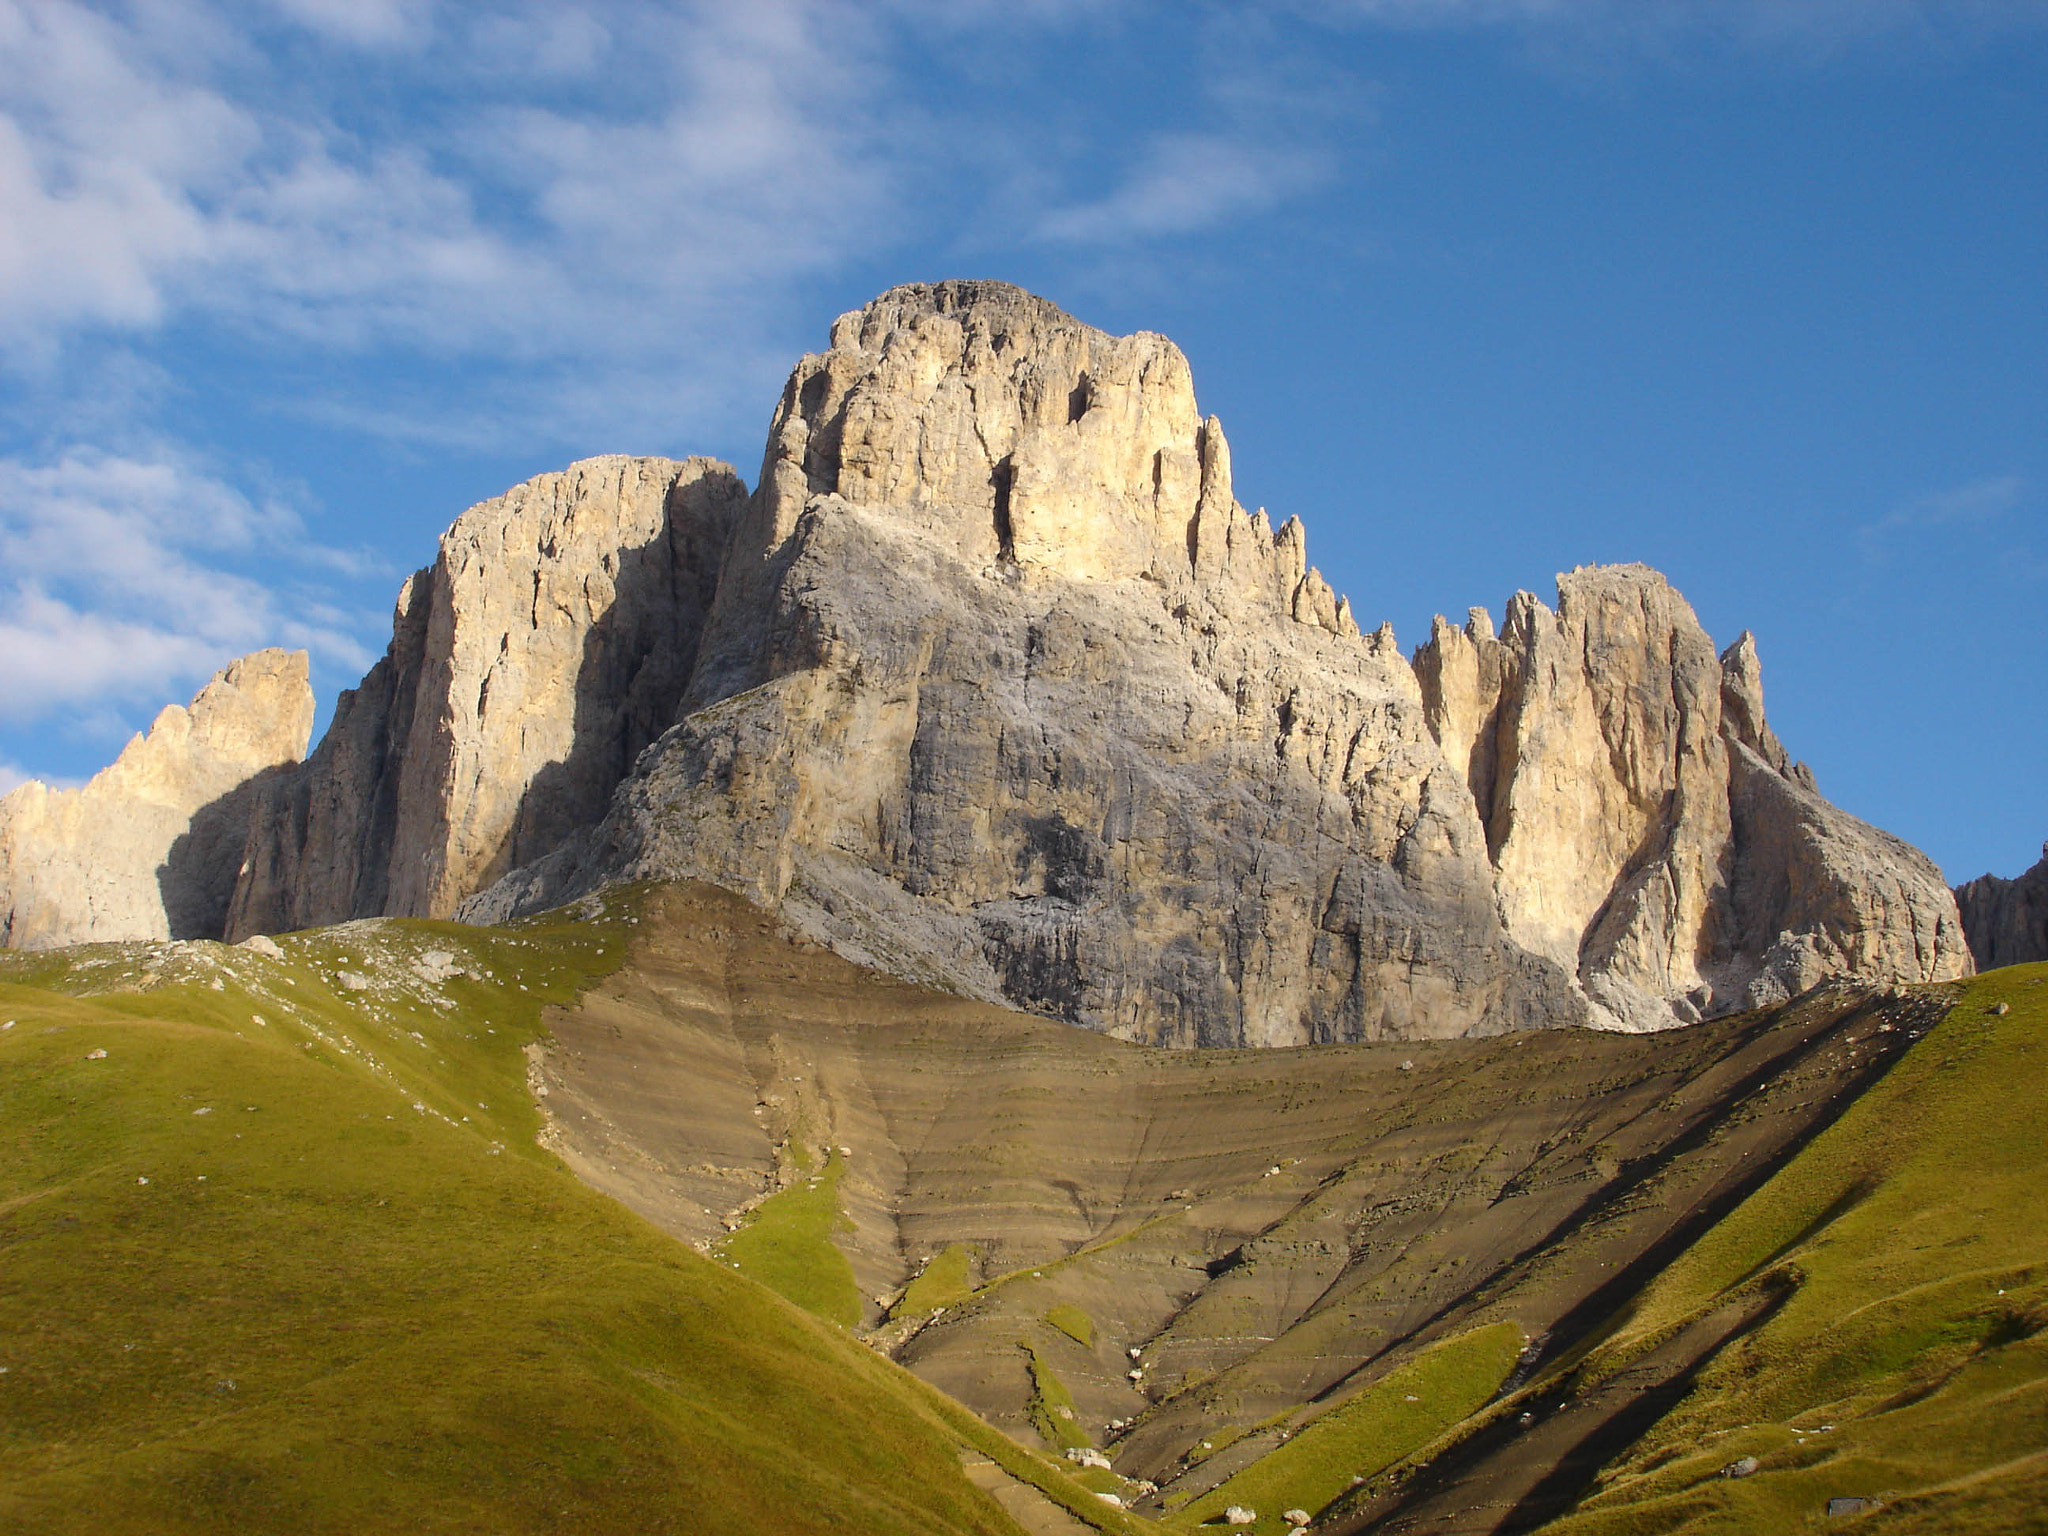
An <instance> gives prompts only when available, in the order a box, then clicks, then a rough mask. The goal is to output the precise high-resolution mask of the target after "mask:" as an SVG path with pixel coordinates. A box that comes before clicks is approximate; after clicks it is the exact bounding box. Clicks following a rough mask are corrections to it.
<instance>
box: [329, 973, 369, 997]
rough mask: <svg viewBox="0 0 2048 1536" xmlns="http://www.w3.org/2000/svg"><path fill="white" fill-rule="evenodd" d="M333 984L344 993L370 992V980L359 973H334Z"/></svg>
mask: <svg viewBox="0 0 2048 1536" xmlns="http://www.w3.org/2000/svg"><path fill="white" fill-rule="evenodd" d="M334 983H335V985H336V986H338V987H340V988H341V990H342V991H344V992H367V991H369V990H370V978H369V977H367V976H365V975H364V974H363V973H362V972H361V971H336V972H335V973H334Z"/></svg>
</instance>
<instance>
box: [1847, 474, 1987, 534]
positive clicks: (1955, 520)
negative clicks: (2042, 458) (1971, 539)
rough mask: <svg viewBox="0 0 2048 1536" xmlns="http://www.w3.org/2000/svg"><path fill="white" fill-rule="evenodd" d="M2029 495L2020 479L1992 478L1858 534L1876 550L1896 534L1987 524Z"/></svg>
mask: <svg viewBox="0 0 2048 1536" xmlns="http://www.w3.org/2000/svg"><path fill="white" fill-rule="evenodd" d="M2026 491H2027V483H2026V481H2024V480H2023V479H2021V478H2020V477H2019V476H2018V475H1992V476H1989V477H1987V478H1985V479H1982V480H1972V481H1971V482H1969V483H1968V484H1967V485H1959V486H1954V487H1952V488H1951V489H1949V490H1945V491H1936V492H1935V493H1933V494H1932V495H1929V496H1922V497H1920V498H1919V499H1918V500H1916V501H1911V502H1908V503H1906V504H1905V505H1904V506H1899V507H1894V508H1893V509H1892V510H1891V511H1889V512H1887V513H1886V514H1885V515H1884V516H1883V517H1880V518H1878V519H1876V520H1875V521H1874V522H1870V523H1866V524H1865V525H1864V526H1863V527H1862V528H1860V529H1858V530H1857V533H1858V536H1859V537H1860V538H1861V539H1862V540H1863V542H1864V546H1865V548H1866V549H1874V548H1875V547H1876V546H1878V545H1879V544H1881V543H1883V542H1884V540H1885V539H1886V538H1887V536H1889V535H1892V534H1905V533H1911V532H1914V531H1917V530H1925V529H1934V528H1952V527H1954V526H1955V525H1957V524H1968V523H1986V522H1990V521H1992V520H1993V519H1995V518H2000V517H2003V516H2004V515H2005V514H2006V513H2008V512H2010V511H2012V510H2013V509H2014V508H2016V507H2017V506H2019V504H2020V503H2021V501H2022V500H2024V499H2025V496H2026Z"/></svg>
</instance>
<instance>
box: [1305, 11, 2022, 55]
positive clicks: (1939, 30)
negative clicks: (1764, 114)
mask: <svg viewBox="0 0 2048 1536" xmlns="http://www.w3.org/2000/svg"><path fill="white" fill-rule="evenodd" d="M1301 9H1302V10H1303V11H1305V12H1306V13H1308V14H1310V15H1313V16H1315V17H1317V18H1319V19H1321V20H1324V21H1329V22H1336V23H1340V24H1361V23H1362V24H1368V25H1375V26H1385V27H1396V28H1402V29H1407V30H1419V29H1424V28H1442V27H1460V28H1475V27H1495V28H1513V29H1516V30H1518V31H1520V32H1522V33H1524V34H1526V35H1527V36H1528V37H1529V38H1530V39H1531V41H1532V43H1533V44H1534V45H1535V46H1536V48H1537V49H1538V50H1539V51H1540V52H1541V53H1543V54H1544V56H1546V57H1550V58H1553V59H1555V58H1558V57H1559V54H1558V53H1557V52H1556V50H1557V49H1559V48H1565V49H1568V50H1572V51H1574V52H1576V53H1577V54H1578V55H1579V57H1580V58H1581V59H1584V58H1588V57H1591V58H1600V59H1610V60H1611V59H1615V58H1617V57H1627V56H1629V55H1638V56H1641V55H1649V56H1652V57H1656V56H1665V55H1669V54H1671V53H1672V52H1673V51H1674V50H1684V49H1687V48H1691V47H1696V46H1700V45H1706V46H1724V47H1735V48H1739V49H1742V50H1744V51H1747V52H1756V53H1764V54H1770V55H1781V56H1790V57H1794V58H1800V59H1813V58H1823V57H1827V56H1830V55H1834V54H1838V53H1841V52H1843V51H1844V50H1848V49H1853V48H1858V47H1864V46H1869V45H1874V44H1875V45H1884V44H1890V43H1896V42H1899V41H1902V40H1903V41H1905V42H1908V43H1910V44H1913V45H1925V44H1929V43H1939V44H1944V45H1951V46H1953V45H1964V46H1967V45H1971V44H1974V43H1979V42H1982V41H1984V40H1987V39H1990V38H1995V37H1997V36H1999V35H2001V34H2007V33H2011V32H2014V31H2020V30H2037V29H2040V28H2043V27H2048V7H2044V6H2042V5H2040V4H2038V3H2037V0H1301Z"/></svg>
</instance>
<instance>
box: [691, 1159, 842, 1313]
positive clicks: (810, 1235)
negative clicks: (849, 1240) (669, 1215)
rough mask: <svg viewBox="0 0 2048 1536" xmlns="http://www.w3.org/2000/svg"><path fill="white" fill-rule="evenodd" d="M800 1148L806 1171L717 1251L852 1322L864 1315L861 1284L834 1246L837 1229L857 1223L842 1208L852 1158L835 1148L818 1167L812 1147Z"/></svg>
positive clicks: (809, 1308) (816, 1308) (780, 1291)
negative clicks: (845, 1175) (844, 1177)
mask: <svg viewBox="0 0 2048 1536" xmlns="http://www.w3.org/2000/svg"><path fill="white" fill-rule="evenodd" d="M793 1150H794V1153H795V1155H796V1157H797V1161H798V1167H799V1169H800V1171H801V1173H802V1175H803V1176H802V1177H800V1178H799V1179H798V1180H797V1182H795V1183H794V1184H791V1185H789V1186H788V1187H787V1188H786V1189H780V1190H777V1191H776V1192H775V1193H774V1194H772V1195H770V1196H769V1197H768V1198H767V1199H766V1200H763V1201H762V1202H761V1203H760V1204H759V1205H757V1206H755V1207H754V1209H753V1210H752V1211H751V1212H750V1213H749V1214H748V1217H747V1220H746V1223H745V1225H743V1226H742V1227H741V1228H740V1229H739V1230H738V1231H737V1232H735V1233H733V1235H732V1236H731V1237H729V1238H727V1239H726V1240H725V1241H724V1242H723V1243H721V1244H720V1245H719V1246H718V1249H717V1252H718V1253H719V1255H720V1256H721V1257H723V1258H724V1259H725V1260H726V1261H727V1262H728V1263H730V1264H731V1265H732V1266H733V1267H734V1268H735V1269H737V1270H739V1272H740V1273H741V1274H743V1275H746V1276H747V1277H749V1278H750V1279H754V1280H758V1281H760V1282H761V1284H763V1285H765V1286H767V1287H768V1289H769V1290H771V1291H773V1292H775V1294H776V1295H778V1296H780V1297H782V1298H783V1299H784V1300H786V1301H789V1302H792V1303H794V1304H795V1305H797V1306H799V1307H802V1308H803V1309H804V1310H805V1311H806V1312H809V1313H811V1314H812V1315H813V1316H816V1317H822V1318H824V1319H825V1320H826V1321H827V1322H830V1323H837V1324H839V1326H840V1327H842V1328H851V1327H853V1326H854V1325H855V1324H857V1323H859V1321H860V1317H861V1308H860V1287H859V1286H857V1285H855V1284H854V1282H853V1266H852V1265H851V1264H849V1263H847V1261H846V1255H845V1254H843V1253H841V1252H840V1251H839V1250H838V1249H837V1248H836V1247H834V1246H833V1244H832V1234H833V1233H834V1232H837V1231H842V1230H849V1229H851V1227H852V1223H851V1222H849V1221H848V1220H847V1219H846V1215H845V1213H844V1212H843V1211H842V1210H841V1209H840V1207H839V1176H840V1174H841V1173H843V1172H844V1171H845V1168H846V1160H845V1159H844V1158H843V1157H841V1156H840V1155H839V1152H838V1150H837V1149H836V1148H835V1149H834V1150H832V1151H830V1152H828V1153H826V1155H825V1165H824V1166H823V1167H822V1168H814V1167H813V1165H811V1164H810V1161H809V1154H808V1153H806V1152H804V1151H803V1149H802V1148H801V1147H796V1148H794V1149H793Z"/></svg>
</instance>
